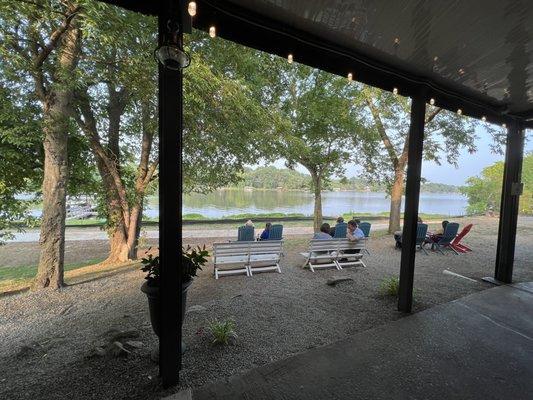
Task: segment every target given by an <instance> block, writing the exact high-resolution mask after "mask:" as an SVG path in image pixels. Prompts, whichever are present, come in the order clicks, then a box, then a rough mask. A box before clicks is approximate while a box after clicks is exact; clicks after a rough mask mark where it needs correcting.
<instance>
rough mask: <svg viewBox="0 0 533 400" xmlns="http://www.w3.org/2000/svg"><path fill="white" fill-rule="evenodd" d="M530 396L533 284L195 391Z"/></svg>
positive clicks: (214, 394) (439, 309)
mask: <svg viewBox="0 0 533 400" xmlns="http://www.w3.org/2000/svg"><path fill="white" fill-rule="evenodd" d="M392 398H394V399H483V400H488V399H513V400H519V399H524V400H525V399H532V398H533V282H529V283H522V284H515V285H512V286H500V287H494V288H491V289H488V290H485V291H482V292H479V293H476V294H473V295H470V296H467V297H464V298H461V299H458V300H455V301H452V302H450V303H446V304H442V305H439V306H436V307H433V308H431V309H428V310H426V311H422V312H419V313H417V314H414V315H412V316H409V317H406V318H402V319H400V320H398V321H395V322H392V323H388V324H385V325H382V326H380V327H377V328H374V329H371V330H368V331H364V332H361V333H359V334H357V335H354V336H353V337H351V338H349V339H347V340H343V341H340V342H337V343H334V344H332V345H329V346H326V347H322V348H317V349H313V350H310V351H308V352H305V353H302V354H299V355H296V356H294V357H291V358H288V359H285V360H281V361H279V362H275V363H273V364H269V365H266V366H263V367H260V368H257V369H254V370H251V371H249V372H248V373H246V374H244V375H238V376H234V377H232V378H231V379H229V381H227V382H220V383H214V384H211V385H207V386H205V387H202V388H199V389H197V390H195V391H194V392H193V399H194V400H208V399H209V400H211V399H228V400H230V399H231V400H237V399H247V400H251V399H253V400H262V399H265V400H266V399H268V400H277V399H279V400H281V399H283V400H292V399H302V400H303V399H313V400H317V399H332V400H333V399H392Z"/></svg>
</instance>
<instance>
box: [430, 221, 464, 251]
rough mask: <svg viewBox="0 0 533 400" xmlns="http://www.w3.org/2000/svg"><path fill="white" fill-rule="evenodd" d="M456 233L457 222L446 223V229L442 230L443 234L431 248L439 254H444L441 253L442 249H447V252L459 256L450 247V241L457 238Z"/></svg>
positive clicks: (457, 228) (457, 229)
mask: <svg viewBox="0 0 533 400" xmlns="http://www.w3.org/2000/svg"><path fill="white" fill-rule="evenodd" d="M458 231H459V224H458V223H457V222H450V223H448V225H446V229H444V234H443V235H442V237H441V238H440V239H439V240H438V241H437V242H433V246H434V247H435V248H436V249H437V250H438V251H439V252H440V253H441V254H444V252H443V251H442V250H443V249H449V250H452V251H453V252H454V253H455V254H459V253H458V252H457V251H455V249H454V248H453V247H452V246H450V244H451V243H452V241H453V240H454V239H455V237H456V236H457V232H458Z"/></svg>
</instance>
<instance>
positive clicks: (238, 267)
mask: <svg viewBox="0 0 533 400" xmlns="http://www.w3.org/2000/svg"><path fill="white" fill-rule="evenodd" d="M282 254H283V241H282V240H272V241H267V240H264V241H260V242H256V241H246V242H245V241H240V242H239V241H237V242H225V243H213V269H214V274H215V279H218V278H219V277H220V276H223V275H236V274H246V276H252V275H253V273H254V272H263V271H277V272H279V273H281V268H280V260H281V257H282Z"/></svg>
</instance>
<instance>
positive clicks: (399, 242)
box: [394, 217, 424, 249]
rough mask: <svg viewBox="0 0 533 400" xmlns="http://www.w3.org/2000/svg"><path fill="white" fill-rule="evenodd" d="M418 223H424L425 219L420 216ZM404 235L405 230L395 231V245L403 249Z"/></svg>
mask: <svg viewBox="0 0 533 400" xmlns="http://www.w3.org/2000/svg"><path fill="white" fill-rule="evenodd" d="M418 223H419V224H423V223H424V221H422V218H420V217H418ZM402 235H403V232H402V231H396V232H394V241H395V243H396V244H395V247H396V248H397V249H401V248H402Z"/></svg>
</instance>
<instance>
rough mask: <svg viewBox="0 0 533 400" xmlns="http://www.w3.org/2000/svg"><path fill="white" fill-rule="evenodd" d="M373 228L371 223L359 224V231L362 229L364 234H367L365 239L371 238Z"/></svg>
mask: <svg viewBox="0 0 533 400" xmlns="http://www.w3.org/2000/svg"><path fill="white" fill-rule="evenodd" d="M371 227H372V224H371V223H370V222H361V223H360V224H359V229H361V230H362V231H363V233H364V234H365V237H369V236H370V228H371Z"/></svg>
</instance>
